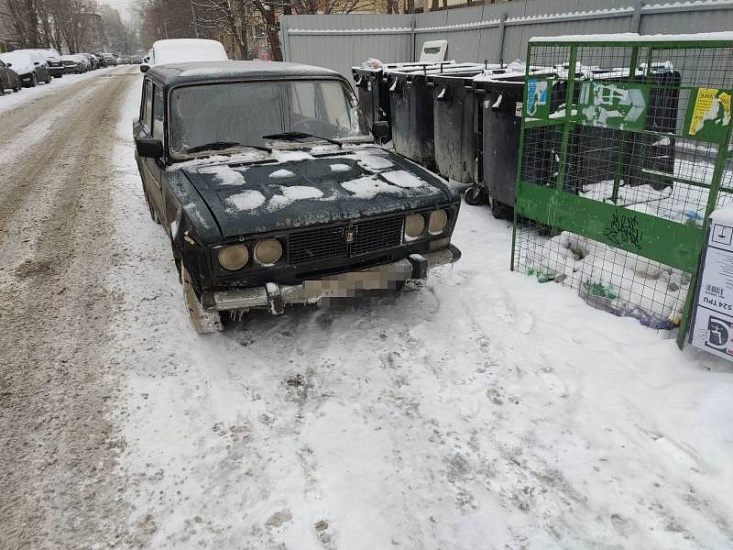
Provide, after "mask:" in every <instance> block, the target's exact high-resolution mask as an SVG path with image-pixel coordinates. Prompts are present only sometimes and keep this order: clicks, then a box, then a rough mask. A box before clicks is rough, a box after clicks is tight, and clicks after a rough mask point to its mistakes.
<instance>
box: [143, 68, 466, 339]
mask: <svg viewBox="0 0 733 550" xmlns="http://www.w3.org/2000/svg"><path fill="white" fill-rule="evenodd" d="M133 133H134V137H135V142H136V155H135V156H136V160H137V163H138V168H139V171H140V175H141V178H142V182H143V190H144V195H145V198H146V199H147V201H148V206H149V208H150V213H151V216H152V218H153V220H155V221H158V222H160V223H162V225H163V227H164V228H165V231H166V233H167V234H168V236H169V238H170V241H171V243H172V247H173V256H174V259H175V261H176V265H177V267H178V270H179V273H180V277H181V282H182V284H183V294H184V299H185V303H186V306H187V308H188V310H189V313H190V315H191V320H192V323H193V325H194V327H195V328H196V329H197V330H198V331H199V332H211V331H215V330H221V328H222V324H221V316H220V313H221V312H225V311H229V312H233V313H235V314H236V315H239V314H241V313H242V312H244V311H247V310H249V309H252V308H267V309H269V311H270V312H272V313H282V311H283V308H284V306H285V305H288V304H298V303H315V302H318V301H319V300H321V299H330V298H345V297H354V296H358V295H363V294H366V295H369V294H372V293H377V294H380V293H384V292H394V291H396V290H398V289H400V288H402V287H403V286H404V284H405V283H406V282H410V281H422V280H424V279H425V278H426V276H427V273H428V270H430V269H432V268H433V267H435V266H438V265H442V264H447V263H451V262H454V261H456V260H457V259H458V258H459V257H460V252H459V251H458V249H457V248H455V247H454V246H453V245H452V244H451V242H450V241H451V235H452V232H453V228H454V226H455V223H456V219H457V216H458V211H459V207H460V195H459V194H458V192H457V191H456V190H455V189H453V188H452V187H451V186H450V185H448V183H447V182H446V181H445V180H443V179H441V178H439V177H437V176H436V175H434V174H432V173H430V172H428V171H427V170H425V169H424V168H422V167H420V166H418V165H416V164H414V163H413V162H411V161H409V160H408V159H406V158H404V157H402V156H400V155H398V154H396V153H394V152H392V151H388V150H385V149H383V148H381V147H378V146H376V145H375V144H374V141H373V137H372V136H371V134H370V133H369V131H368V129H367V125H366V122H365V119H364V117H363V115H362V113H361V112H360V111H359V109H358V106H357V102H356V98H355V96H354V93H353V90H352V89H351V87H350V85H349V83H348V81H347V80H346V79H345V78H344V77H342V76H341V75H339V74H338V73H335V72H333V71H330V70H327V69H321V68H317V67H310V66H307V65H298V64H293V63H266V62H260V61H224V62H218V63H211V62H208V63H182V64H178V65H175V64H174V65H164V66H158V67H153V68H152V69H150V71H148V72H147V73H146V75H145V78H144V81H143V91H142V101H141V106H140V116H139V118H138V119H137V120H135V121H134V124H133Z"/></svg>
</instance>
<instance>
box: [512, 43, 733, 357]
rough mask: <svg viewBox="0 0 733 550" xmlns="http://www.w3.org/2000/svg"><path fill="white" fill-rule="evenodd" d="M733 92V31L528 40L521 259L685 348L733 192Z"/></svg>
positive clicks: (516, 255) (515, 252) (516, 237)
mask: <svg viewBox="0 0 733 550" xmlns="http://www.w3.org/2000/svg"><path fill="white" fill-rule="evenodd" d="M531 67H548V68H550V67H552V68H555V69H556V71H555V74H554V75H553V76H551V77H542V78H534V77H532V76H531V74H530V68H531ZM731 96H733V33H714V34H707V35H678V36H671V35H670V36H663V35H661V36H639V35H636V34H623V35H607V36H603V35H599V36H567V37H553V38H535V39H532V40H531V41H530V43H529V47H528V53H527V74H526V76H525V89H524V101H523V105H522V131H521V145H520V154H519V161H518V171H517V182H516V205H515V216H514V232H513V238H512V269H515V270H518V271H524V272H525V273H527V274H529V275H532V276H534V277H537V278H538V279H539V280H540V281H541V282H546V281H555V282H557V283H561V284H563V285H567V286H570V287H572V288H574V289H576V290H577V291H578V293H579V295H580V296H581V297H582V298H583V299H585V300H586V301H587V302H588V303H590V304H591V305H593V306H595V307H599V308H602V309H606V310H608V311H610V312H612V313H615V314H616V315H625V316H626V315H627V316H631V317H635V318H637V319H639V320H640V321H641V322H642V323H643V324H645V325H648V326H651V327H653V328H657V329H672V328H675V327H678V326H679V328H680V330H679V332H678V342H679V343H680V345H681V343H682V342H683V340H684V336H685V333H686V330H687V322H688V313H689V311H690V306H691V304H690V301H691V299H692V295H693V294H694V287H695V284H696V275H697V271H698V264H699V261H700V254H701V250H702V246H703V242H704V231H705V229H706V225H707V221H708V218H709V216H710V214H711V212H712V211H713V210H714V209H716V208H717V207H719V206H721V205H723V204H727V203H730V202H733V177H732V169H733V166H732V161H731V157H732V155H731V148H730V143H731V128H732V124H731V107H732V105H731ZM690 290H692V291H690ZM688 291H689V292H688Z"/></svg>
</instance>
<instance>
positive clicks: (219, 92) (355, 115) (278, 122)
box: [169, 80, 370, 155]
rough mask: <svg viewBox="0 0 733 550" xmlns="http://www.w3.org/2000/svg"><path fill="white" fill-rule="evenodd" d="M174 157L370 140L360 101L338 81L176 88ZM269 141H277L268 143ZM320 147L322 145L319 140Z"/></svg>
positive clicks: (172, 136)
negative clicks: (300, 140) (295, 141)
mask: <svg viewBox="0 0 733 550" xmlns="http://www.w3.org/2000/svg"><path fill="white" fill-rule="evenodd" d="M169 112H170V122H171V123H170V125H169V128H170V140H171V142H170V151H171V152H172V153H173V154H174V155H185V154H186V153H188V152H189V151H191V150H192V149H196V151H197V152H198V151H201V150H206V147H205V146H206V145H207V144H213V146H212V150H213V149H215V148H219V149H221V144H224V143H228V144H232V146H236V144H242V145H245V146H247V145H252V146H263V145H265V144H266V143H267V142H272V141H273V140H276V139H277V138H275V137H274V135H275V134H285V135H282V136H280V137H281V138H282V139H287V138H292V137H293V136H288V135H287V134H290V133H294V134H300V135H301V137H305V134H310V136H317V137H320V138H324V139H330V140H338V141H357V140H364V139H369V138H370V136H369V131H368V129H367V125H366V122H365V121H364V117H363V116H362V115H361V113H360V111H359V109H358V107H357V104H356V99H355V98H354V95H353V93H352V92H351V90H350V89H349V88H348V86H346V85H345V84H344V83H342V82H339V81H334V80H277V81H264V82H235V83H218V84H206V85H198V86H186V87H181V88H176V89H174V90H173V92H172V93H171V96H170V110H169ZM264 136H272V137H270V138H265V137H264ZM316 141H318V140H317V139H316Z"/></svg>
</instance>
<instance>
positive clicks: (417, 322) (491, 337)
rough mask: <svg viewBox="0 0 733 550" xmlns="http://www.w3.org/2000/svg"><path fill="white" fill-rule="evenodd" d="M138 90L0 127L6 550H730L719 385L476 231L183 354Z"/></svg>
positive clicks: (133, 79) (37, 109)
mask: <svg viewBox="0 0 733 550" xmlns="http://www.w3.org/2000/svg"><path fill="white" fill-rule="evenodd" d="M135 70H136V69H130V68H119V69H116V70H115V71H110V72H108V73H105V75H100V76H99V77H98V78H91V79H90V80H89V81H88V84H86V85H84V86H80V87H79V89H75V90H74V93H71V92H70V91H69V92H66V93H65V94H64V97H63V98H61V97H56V96H53V97H52V96H51V95H49V96H48V97H47V96H43V97H42V98H39V99H38V100H37V101H34V102H33V103H32V104H27V105H26V104H21V105H19V106H18V107H16V108H14V109H13V110H11V111H8V113H7V114H6V115H5V116H6V117H10V119H11V120H17V121H19V123H20V122H21V121H26V120H27V121H33V120H35V124H34V125H33V126H26V129H25V130H22V131H21V132H20V134H18V135H17V136H14V135H12V134H10V133H7V132H6V131H5V130H4V129H0V139H1V140H2V143H3V150H2V153H0V154H2V156H0V171H2V173H5V174H7V173H9V172H8V167H12V170H11V172H10V173H12V174H15V175H14V176H11V178H10V181H9V182H5V185H4V186H3V188H2V189H0V214H1V216H2V217H1V218H0V229H1V230H2V232H0V252H2V254H3V257H4V258H6V261H5V262H4V263H3V265H2V266H0V283H1V286H0V349H2V352H0V353H2V356H3V360H2V361H0V487H2V491H1V492H2V499H1V500H0V506H1V507H0V522H1V523H2V529H0V548H49V549H51V548H54V549H55V548H87V547H92V548H96V547H99V548H106V547H114V548H135V547H143V548H170V549H180V548H184V549H186V548H217V549H218V548H222V549H229V548H232V549H234V548H237V549H240V548H247V549H267V548H273V549H275V548H277V549H281V548H287V549H294V550H301V549H303V550H308V549H314V550H316V549H324V548H325V549H327V550H335V549H340V550H361V549H363V550H372V549H379V550H381V549H386V548H401V549H409V550H413V549H415V550H418V549H439V548H441V549H445V550H454V549H466V550H474V549H489V548H497V549H504V548H509V549H518V548H588V547H595V548H733V524H732V522H731V520H730V518H731V517H733V494H731V492H730V490H728V489H727V488H729V487H733V431H732V430H731V428H730V425H731V421H732V420H733V400H731V398H730V396H731V395H732V394H733V368H731V367H730V366H729V364H727V363H724V362H722V361H719V360H717V359H714V358H711V357H710V356H708V355H705V354H702V353H699V352H697V351H695V350H692V349H686V350H685V351H684V352H680V351H678V350H677V348H676V347H675V345H674V342H673V341H672V340H666V339H663V338H662V337H661V336H660V335H657V334H656V333H655V332H653V331H650V330H648V329H644V328H642V327H640V326H639V325H638V324H637V323H636V322H635V321H633V320H632V319H619V318H615V317H612V316H610V315H608V314H606V313H603V312H598V311H595V310H593V309H590V308H589V307H588V306H587V305H585V304H584V303H583V302H582V301H581V300H580V299H579V298H578V297H577V296H576V295H574V294H573V293H572V292H570V291H568V290H567V289H564V288H561V287H559V286H558V285H555V284H554V283H547V284H544V285H541V284H538V283H537V282H536V281H535V280H533V279H531V278H528V277H525V276H522V275H519V274H516V273H512V272H510V271H509V270H508V266H509V247H510V238H511V232H510V230H509V228H508V226H507V224H506V223H503V222H498V221H496V220H494V219H492V218H491V215H490V213H489V210H488V208H485V207H474V208H472V207H468V206H465V205H464V207H463V210H462V212H461V217H460V219H459V225H458V228H457V232H456V235H455V238H454V243H455V244H457V245H458V247H459V248H461V250H462V251H463V253H464V257H463V258H462V259H461V260H460V261H459V262H458V263H457V264H456V265H455V266H454V267H453V268H447V269H444V270H442V271H440V272H436V273H435V274H434V276H433V277H432V279H431V281H430V282H429V284H428V285H427V286H426V287H425V288H423V289H421V290H419V291H413V292H407V293H405V294H403V295H402V296H399V297H396V298H394V299H383V300H380V301H378V302H364V303H357V304H348V305H343V306H338V307H333V308H331V309H317V308H297V309H292V310H289V311H287V312H286V315H284V316H282V317H270V316H269V315H267V314H265V313H261V312H259V313H253V314H251V315H249V316H248V317H247V318H246V319H245V320H244V321H242V322H241V323H238V324H233V325H232V326H230V327H228V329H227V330H226V331H225V332H224V333H222V334H217V335H211V336H207V337H200V336H197V335H196V334H195V333H194V332H193V331H192V330H191V329H190V328H189V327H188V322H187V318H186V313H185V310H184V307H183V303H182V299H181V293H180V287H179V285H178V283H177V279H176V271H175V267H174V264H173V261H172V258H171V254H170V245H169V244H168V243H167V242H166V237H165V235H164V233H163V231H162V230H161V228H160V226H156V225H155V224H153V223H152V222H151V221H150V219H149V216H148V213H147V210H146V206H145V203H144V199H143V196H142V191H141V188H140V182H139V178H138V176H137V173H136V168H135V163H134V160H133V157H132V154H133V145H132V143H131V142H130V134H131V131H130V127H131V125H130V121H131V118H132V117H133V116H134V114H135V112H136V110H137V100H138V94H139V91H138V88H137V86H135V83H139V81H140V79H139V76H134V75H133V71H135ZM107 75H109V76H107ZM24 105H25V106H24ZM12 117H15V119H13V118H12ZM34 156H38V157H43V158H45V159H46V162H45V163H43V162H40V163H37V164H31V163H28V160H27V159H29V158H33V157H34ZM49 159H53V160H49ZM110 212H112V214H111V215H110Z"/></svg>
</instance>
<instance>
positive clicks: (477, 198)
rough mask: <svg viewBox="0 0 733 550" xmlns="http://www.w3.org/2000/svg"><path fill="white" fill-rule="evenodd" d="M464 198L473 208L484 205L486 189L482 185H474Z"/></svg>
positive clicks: (467, 190)
mask: <svg viewBox="0 0 733 550" xmlns="http://www.w3.org/2000/svg"><path fill="white" fill-rule="evenodd" d="M463 197H464V198H465V199H466V204H470V205H471V206H477V205H479V204H483V203H484V202H486V189H484V187H483V186H481V185H478V184H474V185H472V186H471V187H469V188H468V189H466V192H465V193H464V194H463Z"/></svg>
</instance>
